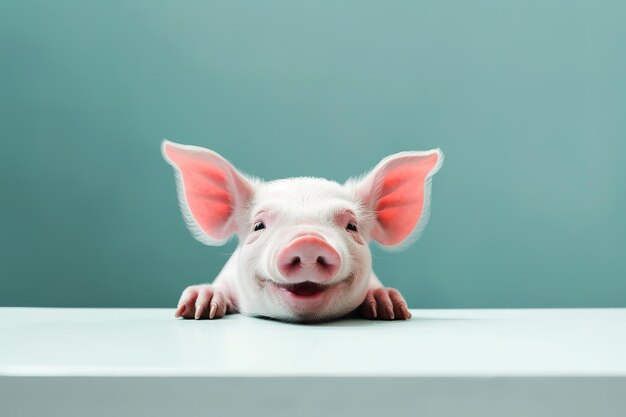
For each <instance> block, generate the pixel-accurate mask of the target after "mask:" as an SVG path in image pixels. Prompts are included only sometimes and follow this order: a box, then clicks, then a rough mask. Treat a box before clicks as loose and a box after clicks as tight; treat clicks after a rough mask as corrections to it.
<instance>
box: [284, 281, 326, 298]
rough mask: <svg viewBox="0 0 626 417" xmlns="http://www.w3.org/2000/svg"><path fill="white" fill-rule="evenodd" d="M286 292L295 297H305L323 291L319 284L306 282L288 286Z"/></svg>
mask: <svg viewBox="0 0 626 417" xmlns="http://www.w3.org/2000/svg"><path fill="white" fill-rule="evenodd" d="M287 291H289V292H290V293H292V294H295V295H302V296H307V295H315V294H317V293H320V292H322V291H324V289H323V288H322V286H321V285H319V284H316V283H314V282H308V281H307V282H301V283H300V284H293V285H290V286H289V287H288V288H287Z"/></svg>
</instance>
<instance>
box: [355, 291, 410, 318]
mask: <svg viewBox="0 0 626 417" xmlns="http://www.w3.org/2000/svg"><path fill="white" fill-rule="evenodd" d="M359 311H360V313H361V315H362V316H363V317H364V318H366V319H369V320H408V319H410V318H411V313H410V312H409V308H408V307H407V304H406V301H404V298H402V295H400V292H399V291H398V290H396V289H395V288H375V289H370V290H369V291H368V292H367V295H366V296H365V301H363V303H362V304H361V306H360V307H359Z"/></svg>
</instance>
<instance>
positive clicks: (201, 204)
mask: <svg viewBox="0 0 626 417" xmlns="http://www.w3.org/2000/svg"><path fill="white" fill-rule="evenodd" d="M161 151H162V153H163V157H164V158H165V160H166V161H167V162H168V163H169V164H170V165H172V166H173V167H174V171H175V173H176V185H177V187H178V199H179V202H180V207H181V210H182V212H183V216H184V218H185V222H186V223H187V227H188V228H189V230H190V231H191V233H192V234H193V235H194V237H195V238H196V239H198V240H199V241H200V242H202V243H204V244H206V245H222V244H224V243H225V242H226V241H227V240H228V239H229V238H230V236H231V235H232V234H233V233H235V232H236V231H237V227H238V226H237V218H238V217H239V214H240V212H241V210H242V209H243V208H244V207H245V206H246V204H247V203H248V202H249V201H250V199H251V197H252V194H253V186H252V184H251V183H250V182H249V181H248V180H247V179H246V178H245V177H244V176H243V175H242V174H240V173H239V172H238V171H237V170H236V169H235V168H234V167H233V166H232V165H231V164H230V163H229V162H228V161H226V159H224V158H222V157H221V156H220V155H219V154H217V153H215V152H213V151H210V150H208V149H205V148H200V147H197V146H188V145H180V144H177V143H174V142H170V141H167V140H165V141H163V144H162V146H161Z"/></svg>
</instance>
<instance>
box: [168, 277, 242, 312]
mask: <svg viewBox="0 0 626 417" xmlns="http://www.w3.org/2000/svg"><path fill="white" fill-rule="evenodd" d="M227 311H232V307H231V306H230V300H229V297H228V294H227V293H226V292H225V291H224V290H222V289H220V288H216V287H215V286H213V285H209V284H204V285H192V286H191V287H187V288H186V289H185V291H183V294H182V295H181V297H180V301H179V302H178V307H177V308H176V317H184V318H186V319H196V320H200V319H209V320H212V319H219V318H222V317H224V315H225V314H226V312H227Z"/></svg>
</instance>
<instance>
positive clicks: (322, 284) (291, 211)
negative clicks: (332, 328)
mask: <svg viewBox="0 0 626 417" xmlns="http://www.w3.org/2000/svg"><path fill="white" fill-rule="evenodd" d="M163 154H164V156H165V158H166V160H167V161H168V162H169V163H170V164H171V165H172V166H173V167H174V168H175V171H176V174H177V178H178V186H179V197H180V203H181V208H182V210H183V214H184V215H185V219H186V220H187V224H188V226H189V228H190V230H191V231H192V233H193V235H194V237H196V238H197V239H198V240H200V241H201V242H203V243H205V244H209V245H217V244H222V243H224V242H225V241H226V240H228V239H229V238H230V236H231V235H232V234H237V235H238V237H239V242H240V243H239V246H238V247H237V250H236V251H235V252H234V253H233V255H232V256H231V258H230V259H229V261H228V262H227V263H226V265H225V266H224V268H223V270H222V272H220V274H219V275H218V277H217V278H216V279H215V280H214V281H213V283H212V284H201V285H194V286H190V287H188V288H187V289H185V291H184V292H183V294H182V296H181V298H180V301H179V303H178V307H177V309H176V317H184V318H195V319H205V318H206V319H216V318H221V317H224V315H225V314H229V313H235V312H240V313H243V314H246V315H251V316H267V317H273V318H277V319H280V320H285V321H304V322H306V321H323V320H330V319H333V318H337V317H341V316H345V315H346V314H349V313H350V312H352V311H356V312H358V313H359V314H360V315H361V316H362V317H364V318H366V319H370V320H408V319H409V318H410V317H411V314H410V312H409V310H408V307H407V304H406V302H405V300H404V298H403V297H402V295H400V293H399V292H398V291H397V290H395V289H393V288H385V287H383V285H382V283H381V282H380V281H379V279H378V278H377V277H376V275H375V274H374V272H373V271H372V268H371V254H370V252H369V247H368V242H369V241H370V240H375V241H377V242H378V243H379V244H380V245H382V246H388V247H393V246H395V247H397V246H399V245H401V244H403V243H404V244H406V242H410V241H411V240H412V239H414V238H415V236H416V234H417V233H418V232H419V231H420V230H421V229H422V228H423V227H424V224H425V221H426V219H427V217H428V216H427V210H428V206H429V190H430V188H429V184H430V178H431V176H432V175H433V174H434V173H435V172H436V171H437V169H438V168H439V166H440V165H441V161H442V157H443V155H442V154H441V152H440V151H438V150H435V151H429V152H405V153H400V154H396V155H392V156H390V157H388V158H385V159H384V160H383V161H381V163H379V164H378V165H377V167H376V168H374V170H373V171H371V172H370V173H369V174H368V175H367V176H365V177H364V178H363V179H362V180H358V181H357V180H349V181H348V182H347V183H346V184H344V185H340V184H337V183H335V182H332V181H327V180H323V179H316V178H293V179H285V180H277V181H272V182H262V181H260V180H256V179H250V178H246V177H245V176H243V175H242V174H240V173H239V172H238V171H237V170H236V169H235V168H234V167H233V166H232V165H231V164H230V163H228V162H227V161H226V160H225V159H224V158H222V157H221V156H220V155H218V154H216V153H215V152H212V151H209V150H207V149H203V148H198V147H192V146H185V145H178V144H174V143H171V142H167V141H166V142H164V144H163Z"/></svg>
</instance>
